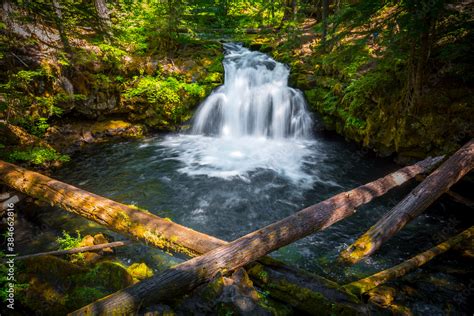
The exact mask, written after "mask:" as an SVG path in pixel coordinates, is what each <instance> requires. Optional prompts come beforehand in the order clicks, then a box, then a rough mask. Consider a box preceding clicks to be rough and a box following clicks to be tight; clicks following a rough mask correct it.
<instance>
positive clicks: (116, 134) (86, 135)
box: [46, 120, 145, 153]
mask: <svg viewBox="0 0 474 316" xmlns="http://www.w3.org/2000/svg"><path fill="white" fill-rule="evenodd" d="M144 133H145V129H144V127H143V126H142V125H140V124H132V123H129V122H126V121H122V120H106V121H101V122H90V121H85V122H82V121H78V122H75V123H71V124H65V125H61V126H54V127H50V128H49V129H48V131H47V133H46V139H47V141H48V142H50V143H51V144H54V147H55V149H56V150H58V151H61V152H67V153H73V152H76V151H78V150H80V149H81V148H82V147H83V146H85V145H86V144H92V143H101V142H106V141H108V140H111V139H114V138H138V137H142V136H143V135H144Z"/></svg>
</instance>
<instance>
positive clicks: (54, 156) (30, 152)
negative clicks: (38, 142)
mask: <svg viewBox="0 0 474 316" xmlns="http://www.w3.org/2000/svg"><path fill="white" fill-rule="evenodd" d="M8 160H9V161H12V162H15V161H24V162H29V163H32V164H34V165H42V164H44V163H46V162H53V161H60V162H68V161H69V160H70V157H69V156H68V155H61V154H60V153H58V152H57V151H55V150H54V149H49V148H43V147H33V148H30V149H26V150H14V151H12V152H11V153H9V155H8Z"/></svg>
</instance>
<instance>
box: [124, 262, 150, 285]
mask: <svg viewBox="0 0 474 316" xmlns="http://www.w3.org/2000/svg"><path fill="white" fill-rule="evenodd" d="M127 272H128V273H129V274H130V275H131V276H132V277H133V278H134V279H136V280H139V281H141V280H144V279H146V278H149V277H151V276H153V270H152V269H151V268H149V267H148V266H147V265H146V263H144V262H142V263H133V264H132V265H130V266H129V267H128V268H127Z"/></svg>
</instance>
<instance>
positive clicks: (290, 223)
mask: <svg viewBox="0 0 474 316" xmlns="http://www.w3.org/2000/svg"><path fill="white" fill-rule="evenodd" d="M439 160H440V158H434V159H432V158H428V159H426V160H424V161H422V162H419V163H418V164H416V165H413V166H409V167H405V168H403V169H401V170H399V171H397V172H394V173H392V174H389V175H387V176H385V177H384V178H381V179H378V180H376V181H373V182H370V183H368V184H366V185H363V186H360V187H358V188H356V189H354V190H351V191H349V192H342V193H340V194H338V195H336V196H334V197H332V198H330V199H327V200H325V201H323V202H320V203H318V204H315V205H312V206H310V207H307V208H305V209H303V210H301V211H299V212H297V213H295V214H294V215H291V216H289V217H287V218H285V219H283V220H280V221H278V222H276V223H274V224H271V225H268V226H266V227H264V228H262V229H259V230H257V231H255V232H252V233H250V234H247V235H245V236H243V237H241V238H239V239H237V240H235V241H233V242H230V243H228V244H226V245H224V246H221V247H218V248H217V249H214V250H211V251H209V252H207V253H206V254H204V255H202V256H200V257H197V258H194V259H191V260H189V261H186V262H184V263H181V264H178V265H176V266H174V267H172V268H170V269H168V270H165V271H164V272H163V273H161V274H158V275H156V276H153V277H151V278H149V279H146V280H144V281H142V282H140V283H137V284H136V285H133V286H131V287H128V288H126V289H124V290H122V291H119V292H116V293H115V294H112V295H109V296H107V297H105V298H103V299H101V300H99V301H97V302H94V303H92V304H89V305H87V306H85V307H83V308H81V309H79V310H77V311H75V312H73V313H72V315H84V314H87V315H89V314H103V313H107V314H128V313H132V312H135V311H136V310H137V309H138V308H139V307H140V306H146V305H147V304H150V303H152V302H157V301H160V300H166V299H170V298H176V297H179V296H180V295H183V294H184V293H186V292H187V291H190V290H192V289H193V288H195V287H196V286H198V285H200V284H202V283H204V282H206V281H209V280H210V279H211V278H212V277H214V276H215V275H216V274H217V273H218V272H219V271H221V270H223V271H232V270H235V269H237V268H239V267H242V266H244V265H246V264H248V263H250V262H253V261H255V260H257V259H259V258H260V257H263V256H264V255H266V254H268V253H270V252H272V251H273V250H276V249H278V248H281V247H283V246H286V245H288V244H290V243H292V242H294V241H296V240H299V239H301V238H303V237H305V236H308V235H309V234H312V233H314V232H316V231H319V230H323V229H325V228H327V227H329V226H331V225H332V224H334V223H336V222H338V221H340V220H342V219H344V218H346V217H348V216H350V215H352V214H354V212H355V209H356V208H357V207H359V206H360V205H362V204H365V203H367V202H369V201H371V200H372V199H373V198H374V197H377V196H381V195H383V194H384V193H385V192H387V188H390V187H396V186H399V185H400V184H402V183H404V182H406V181H407V180H409V179H411V178H413V177H414V176H415V175H416V174H417V173H419V172H421V171H423V170H426V168H429V166H432V165H433V164H435V163H437V162H438V161H439Z"/></svg>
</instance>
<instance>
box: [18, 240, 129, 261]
mask: <svg viewBox="0 0 474 316" xmlns="http://www.w3.org/2000/svg"><path fill="white" fill-rule="evenodd" d="M131 243H133V242H132V241H129V240H125V241H114V242H109V243H105V244H99V245H94V246H85V247H77V248H73V249H68V250H55V251H48V252H40V253H35V254H31V255H24V256H19V257H15V259H16V260H22V259H28V258H34V257H41V256H61V255H72V254H76V253H81V252H88V251H97V250H102V249H105V248H115V247H122V246H127V245H130V244H131Z"/></svg>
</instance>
